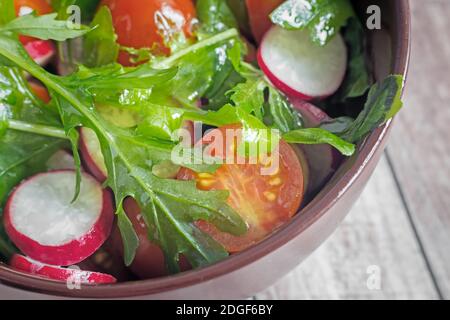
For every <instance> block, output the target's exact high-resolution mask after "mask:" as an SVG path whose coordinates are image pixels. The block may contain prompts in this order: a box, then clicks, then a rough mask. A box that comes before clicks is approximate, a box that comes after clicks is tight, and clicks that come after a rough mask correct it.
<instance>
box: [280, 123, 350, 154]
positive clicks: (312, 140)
mask: <svg viewBox="0 0 450 320" xmlns="http://www.w3.org/2000/svg"><path fill="white" fill-rule="evenodd" d="M283 139H284V140H285V141H286V142H289V143H299V144H329V145H331V146H333V147H335V148H336V149H338V150H339V151H340V152H341V153H342V154H343V155H345V156H351V155H353V153H354V152H355V145H353V144H351V143H349V142H347V141H345V140H343V139H341V138H339V137H338V136H336V135H334V134H333V133H331V132H329V131H327V130H324V129H321V128H307V129H298V130H294V131H290V132H288V133H286V134H284V135H283Z"/></svg>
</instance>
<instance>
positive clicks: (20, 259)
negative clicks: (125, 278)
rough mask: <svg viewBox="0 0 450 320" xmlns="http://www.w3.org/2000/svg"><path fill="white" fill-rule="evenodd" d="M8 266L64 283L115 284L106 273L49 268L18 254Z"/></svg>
mask: <svg viewBox="0 0 450 320" xmlns="http://www.w3.org/2000/svg"><path fill="white" fill-rule="evenodd" d="M9 265H10V266H11V267H13V268H15V269H17V270H20V271H24V272H28V273H31V274H34V275H39V276H42V277H45V278H49V279H53V280H59V281H64V282H67V281H71V282H74V283H79V284H107V283H116V282H117V280H116V278H114V277H113V276H111V275H109V274H106V273H100V272H92V271H83V270H78V269H68V268H61V267H57V266H51V265H48V264H43V263H40V262H38V261H34V260H33V259H30V258H28V257H25V256H22V255H20V254H15V255H13V257H12V258H11V260H10V262H9Z"/></svg>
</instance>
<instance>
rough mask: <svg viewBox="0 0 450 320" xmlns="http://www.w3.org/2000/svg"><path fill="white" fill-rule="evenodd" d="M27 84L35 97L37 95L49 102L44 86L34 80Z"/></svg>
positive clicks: (48, 95)
mask: <svg viewBox="0 0 450 320" xmlns="http://www.w3.org/2000/svg"><path fill="white" fill-rule="evenodd" d="M28 84H29V85H30V89H31V91H32V92H33V93H34V94H35V95H36V97H38V98H39V99H41V100H42V101H43V102H45V103H49V102H50V94H49V93H48V90H47V89H46V88H45V87H44V86H42V85H41V84H38V83H36V82H28Z"/></svg>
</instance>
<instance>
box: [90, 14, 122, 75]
mask: <svg viewBox="0 0 450 320" xmlns="http://www.w3.org/2000/svg"><path fill="white" fill-rule="evenodd" d="M96 27H97V28H96ZM90 28H91V29H92V31H91V32H89V33H88V34H86V35H85V36H84V39H83V64H84V65H85V66H87V67H100V66H103V65H107V64H110V63H114V62H116V60H117V57H118V55H119V45H118V44H117V35H116V33H115V30H114V26H113V21H112V15H111V11H110V10H109V8H108V7H106V6H102V7H101V8H100V9H99V10H98V11H97V13H96V15H95V17H94V20H92V22H91V24H90ZM94 28H95V29H94Z"/></svg>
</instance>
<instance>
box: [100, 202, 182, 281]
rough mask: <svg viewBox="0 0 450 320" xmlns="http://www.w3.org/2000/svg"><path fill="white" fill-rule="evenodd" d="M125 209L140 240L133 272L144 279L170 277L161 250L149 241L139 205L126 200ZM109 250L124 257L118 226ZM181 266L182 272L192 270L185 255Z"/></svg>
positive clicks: (108, 247) (110, 241) (112, 236)
mask: <svg viewBox="0 0 450 320" xmlns="http://www.w3.org/2000/svg"><path fill="white" fill-rule="evenodd" d="M123 207H124V210H125V212H126V213H127V216H128V218H130V221H131V223H132V224H133V228H134V230H135V231H136V233H137V235H138V238H139V247H138V248H137V251H136V256H135V258H134V260H133V263H132V264H131V266H130V269H131V271H132V272H133V273H134V274H136V275H137V276H138V277H140V278H142V279H148V278H155V277H162V276H166V275H168V273H167V270H166V267H165V263H164V254H163V252H162V250H161V248H160V247H159V246H157V245H156V244H154V243H153V242H151V241H150V240H149V239H148V229H147V226H146V225H145V221H144V218H143V216H142V214H141V209H140V208H139V205H138V204H137V202H136V201H135V200H134V199H133V198H126V199H125V201H124V204H123ZM107 250H108V251H109V252H110V253H111V254H112V255H120V256H122V255H123V244H122V238H121V236H120V232H119V229H118V227H117V226H116V227H115V228H114V230H113V232H112V234H111V237H110V239H109V241H108V243H107ZM179 265H180V269H181V270H182V271H186V270H189V269H191V266H190V264H189V262H188V261H187V259H186V258H185V257H184V256H183V255H180V262H179Z"/></svg>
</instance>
